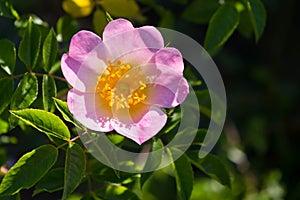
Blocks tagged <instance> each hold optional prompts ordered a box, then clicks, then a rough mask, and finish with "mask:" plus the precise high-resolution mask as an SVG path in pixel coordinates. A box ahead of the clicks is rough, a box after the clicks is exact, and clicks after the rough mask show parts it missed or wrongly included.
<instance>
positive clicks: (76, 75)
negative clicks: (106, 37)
mask: <svg viewBox="0 0 300 200" xmlns="http://www.w3.org/2000/svg"><path fill="white" fill-rule="evenodd" d="M96 53H97V52H92V53H90V54H89V55H88V56H87V57H86V60H85V61H83V62H82V63H80V62H78V61H76V60H75V59H73V58H72V57H71V56H69V55H67V54H64V55H63V56H62V59H61V70H62V73H63V75H64V77H65V78H66V79H67V81H68V82H69V83H70V84H71V85H72V86H73V87H74V88H76V89H77V90H79V91H82V92H84V91H85V92H92V91H94V89H95V86H96V84H97V81H98V77H99V76H100V75H101V74H102V73H103V71H104V70H105V68H106V64H105V63H104V62H103V61H102V60H100V59H99V58H98V57H97V55H96Z"/></svg>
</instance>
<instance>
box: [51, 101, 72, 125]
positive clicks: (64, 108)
mask: <svg viewBox="0 0 300 200" xmlns="http://www.w3.org/2000/svg"><path fill="white" fill-rule="evenodd" d="M53 100H54V103H55V106H56V108H57V109H58V110H59V112H60V113H61V114H62V116H63V118H64V119H65V120H66V121H68V122H71V123H72V124H74V125H75V126H78V125H77V124H76V123H75V122H74V120H73V115H72V114H71V113H70V111H69V109H68V103H67V102H65V101H62V100H60V99H56V98H53Z"/></svg>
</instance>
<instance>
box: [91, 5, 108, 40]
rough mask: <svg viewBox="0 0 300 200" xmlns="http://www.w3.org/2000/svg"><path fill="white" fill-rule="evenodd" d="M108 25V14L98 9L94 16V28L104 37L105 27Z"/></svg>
mask: <svg viewBox="0 0 300 200" xmlns="http://www.w3.org/2000/svg"><path fill="white" fill-rule="evenodd" d="M106 24H107V20H106V14H105V13H104V12H103V11H102V10H101V9H96V11H95V12H94V14H93V26H94V30H95V32H96V33H97V34H98V35H102V32H103V30H104V27H105V26H106Z"/></svg>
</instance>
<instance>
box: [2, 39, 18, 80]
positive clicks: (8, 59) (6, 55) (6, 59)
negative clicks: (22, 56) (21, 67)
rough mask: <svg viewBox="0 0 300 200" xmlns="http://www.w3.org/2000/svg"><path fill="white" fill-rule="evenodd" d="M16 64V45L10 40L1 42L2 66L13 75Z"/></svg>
mask: <svg viewBox="0 0 300 200" xmlns="http://www.w3.org/2000/svg"><path fill="white" fill-rule="evenodd" d="M15 64H16V48H15V44H14V43H12V42H11V41H9V40H6V39H3V40H0V66H1V67H2V68H3V69H4V70H5V71H6V72H7V73H8V74H9V75H12V74H13V73H14V70H15Z"/></svg>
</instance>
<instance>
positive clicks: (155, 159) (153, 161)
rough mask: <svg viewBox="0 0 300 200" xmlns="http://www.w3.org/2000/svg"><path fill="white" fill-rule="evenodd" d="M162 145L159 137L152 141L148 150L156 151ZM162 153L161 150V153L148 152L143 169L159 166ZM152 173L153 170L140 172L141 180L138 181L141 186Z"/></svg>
mask: <svg viewBox="0 0 300 200" xmlns="http://www.w3.org/2000/svg"><path fill="white" fill-rule="evenodd" d="M163 147H164V144H163V143H162V141H161V140H160V139H158V140H157V141H154V142H153V144H152V147H151V151H150V152H153V151H157V150H159V149H162V148H163ZM162 155H163V151H161V154H149V157H148V158H147V161H146V164H145V166H144V170H147V169H155V168H157V167H159V165H160V163H161V160H162ZM152 173H153V171H151V172H146V173H143V174H141V181H140V183H141V186H143V185H144V183H145V182H146V181H147V180H148V178H149V177H150V176H151V175H152Z"/></svg>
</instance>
